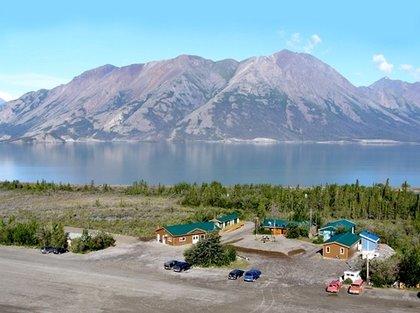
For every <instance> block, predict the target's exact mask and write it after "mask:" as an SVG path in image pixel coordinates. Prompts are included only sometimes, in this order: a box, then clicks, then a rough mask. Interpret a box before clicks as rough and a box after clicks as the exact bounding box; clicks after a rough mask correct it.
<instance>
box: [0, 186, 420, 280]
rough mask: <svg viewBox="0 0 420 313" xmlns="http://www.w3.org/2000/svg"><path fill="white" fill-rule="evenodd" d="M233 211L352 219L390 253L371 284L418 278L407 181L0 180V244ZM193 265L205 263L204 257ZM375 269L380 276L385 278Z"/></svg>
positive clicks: (419, 209) (418, 223) (419, 225)
mask: <svg viewBox="0 0 420 313" xmlns="http://www.w3.org/2000/svg"><path fill="white" fill-rule="evenodd" d="M232 211H236V212H238V213H239V214H240V216H241V218H242V219H248V220H255V219H256V218H258V219H260V220H261V219H263V218H265V217H277V218H285V219H290V220H295V221H305V220H308V218H309V214H310V213H309V212H310V211H312V216H313V221H314V222H315V223H316V224H317V225H318V226H320V225H323V224H324V223H326V222H327V221H329V220H331V219H337V218H348V219H352V220H354V221H355V222H356V223H357V228H358V230H361V229H369V230H370V231H373V232H375V233H377V234H379V235H380V237H381V242H382V243H387V244H389V245H390V246H391V247H392V248H394V249H395V250H396V251H397V255H396V256H395V257H394V258H393V259H392V260H389V261H386V262H384V263H381V262H379V261H378V262H373V264H372V281H373V282H374V284H375V285H378V286H386V285H389V284H390V283H391V282H392V281H395V279H400V280H401V281H405V282H407V284H408V285H413V284H414V283H415V282H416V281H417V282H418V281H419V276H420V275H419V274H418V270H419V253H420V252H419V251H420V194H419V193H418V192H417V193H416V192H414V191H412V190H411V189H410V187H409V185H408V184H407V183H404V184H403V185H402V186H401V187H400V188H392V187H391V186H390V185H389V182H388V181H386V182H385V183H383V184H374V185H372V186H361V185H359V183H358V182H357V181H356V182H355V183H354V184H348V185H325V186H315V187H311V188H301V187H299V186H298V187H293V188H291V187H283V186H275V185H233V186H223V185H221V184H220V183H217V182H213V183H210V184H205V183H204V184H188V183H179V184H176V185H174V186H163V185H158V186H149V185H148V184H147V183H145V182H144V181H140V182H136V183H134V184H133V185H131V186H109V185H100V186H98V185H95V184H94V183H93V182H92V183H91V184H89V185H84V186H78V185H69V184H54V183H47V182H45V181H41V182H37V183H32V184H27V183H21V182H18V181H13V182H0V219H1V218H3V219H4V221H9V222H7V223H6V222H4V221H3V222H2V224H1V225H0V230H1V231H0V240H1V242H2V243H3V244H18V245H29V246H36V245H40V242H39V239H37V238H38V237H34V236H27V234H28V233H33V232H34V230H36V231H35V232H37V233H38V232H39V229H43V227H45V226H43V227H40V226H39V225H50V226H47V228H48V227H49V229H50V230H49V232H51V233H53V232H54V230H53V229H54V227H58V226H54V225H68V226H76V227H82V228H90V229H99V230H103V231H107V232H112V233H121V234H126V235H134V236H138V237H143V238H151V237H152V236H154V230H155V228H156V226H158V225H165V224H176V223H182V222H188V221H202V220H209V219H212V218H213V217H215V216H216V215H219V214H223V213H228V212H232ZM34 221H36V222H34ZM6 224H7V225H6ZM12 225H14V226H12ZM60 227H61V226H60ZM11 228H13V229H15V230H14V231H11V230H10V229H11ZM5 229H8V230H7V231H6V230H5ZM44 231H45V229H44ZM55 231H56V232H57V233H58V231H57V230H55ZM47 233H48V231H47ZM306 233H307V231H306V230H305V229H304V228H301V227H295V228H294V229H293V231H291V232H290V234H289V236H291V237H299V236H305V235H306ZM11 234H12V235H11ZM45 238H48V236H47V237H45ZM51 238H52V237H51ZM54 238H55V237H54ZM51 240H60V239H59V238H57V239H51ZM45 242H46V241H44V242H43V243H42V244H44V243H45ZM95 242H96V243H97V244H98V246H101V245H103V244H104V243H105V242H108V239H107V238H103V237H102V238H98V239H97V240H96V239H95ZM107 244H108V243H107ZM76 247H77V249H78V250H79V252H87V251H91V250H94V249H95V247H94V245H93V244H92V238H89V237H87V236H84V237H83V239H80V240H78V242H77V244H76ZM74 249H76V248H74ZM190 253H191V254H189V256H188V257H191V258H196V256H195V254H194V253H195V252H194V253H193V252H190ZM197 264H198V263H197ZM214 264H219V261H217V262H215V263H214ZM214 264H213V265H214ZM200 265H201V266H210V264H206V263H205V262H204V263H201V264H200ZM381 273H387V275H386V277H385V276H384V275H383V274H381ZM410 277H411V278H410ZM412 277H414V278H412ZM410 279H412V280H410Z"/></svg>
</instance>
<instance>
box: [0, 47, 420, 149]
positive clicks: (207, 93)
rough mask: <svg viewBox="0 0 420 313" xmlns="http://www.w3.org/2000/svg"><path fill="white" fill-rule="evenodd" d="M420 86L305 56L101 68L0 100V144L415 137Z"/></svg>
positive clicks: (181, 59) (183, 59) (186, 59)
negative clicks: (349, 74)
mask: <svg viewBox="0 0 420 313" xmlns="http://www.w3.org/2000/svg"><path fill="white" fill-rule="evenodd" d="M419 134H420V83H419V82H417V83H407V82H403V81H398V80H391V79H389V78H383V79H381V80H379V81H377V82H375V83H374V84H372V85H370V86H368V87H356V86H354V85H352V84H351V83H350V82H349V81H348V80H347V79H346V78H345V77H343V76H342V75H340V74H339V73H338V72H337V71H336V70H334V69H333V68H332V67H331V66H329V65H327V64H325V63H323V62H322V61H320V60H319V59H317V58H315V57H314V56H312V55H310V54H305V53H296V52H291V51H288V50H282V51H280V52H277V53H274V54H272V55H270V56H262V57H251V58H249V59H246V60H243V61H236V60H233V59H226V60H221V61H212V60H208V59H205V58H202V57H198V56H191V55H181V56H178V57H176V58H174V59H170V60H163V61H155V62H150V63H145V64H133V65H129V66H124V67H116V66H113V65H104V66H101V67H98V68H95V69H92V70H89V71H86V72H84V73H83V74H81V75H80V76H77V77H75V78H74V79H73V80H71V81H70V82H69V83H68V84H65V85H60V86H58V87H55V88H53V89H51V90H38V91H34V92H29V93H27V94H25V95H23V96H22V97H20V98H19V99H17V100H14V101H10V102H7V103H5V104H3V105H2V106H0V141H53V142H56V141H93V140H99V141H114V140H118V141H129V140H130V141H131V140H133V141H158V140H206V141H210V140H211V141H220V140H254V141H255V140H276V141H343V140H395V141H407V142H419V141H420V136H419Z"/></svg>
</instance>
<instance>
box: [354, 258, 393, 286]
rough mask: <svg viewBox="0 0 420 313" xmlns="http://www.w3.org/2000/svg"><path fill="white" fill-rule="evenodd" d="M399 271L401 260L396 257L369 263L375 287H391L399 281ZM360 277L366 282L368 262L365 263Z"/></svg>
mask: <svg viewBox="0 0 420 313" xmlns="http://www.w3.org/2000/svg"><path fill="white" fill-rule="evenodd" d="M398 271H399V259H398V257H396V256H394V257H391V258H389V259H387V260H376V259H373V260H372V261H370V262H369V276H370V281H371V282H372V284H373V285H374V286H375V287H384V286H391V285H392V284H393V283H394V282H395V281H397V279H398ZM360 276H361V277H362V278H363V279H364V280H366V262H364V263H363V266H362V270H361V273H360Z"/></svg>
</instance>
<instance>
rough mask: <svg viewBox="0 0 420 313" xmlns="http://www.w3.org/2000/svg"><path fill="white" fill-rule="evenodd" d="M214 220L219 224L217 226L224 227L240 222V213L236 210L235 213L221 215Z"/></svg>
mask: <svg viewBox="0 0 420 313" xmlns="http://www.w3.org/2000/svg"><path fill="white" fill-rule="evenodd" d="M212 221H213V222H214V223H215V224H216V225H217V227H219V228H220V229H224V228H226V227H229V226H232V225H235V224H238V223H239V216H238V213H235V212H234V213H230V214H226V215H222V216H219V217H217V218H215V219H213V220H212Z"/></svg>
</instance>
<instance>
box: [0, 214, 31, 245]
mask: <svg viewBox="0 0 420 313" xmlns="http://www.w3.org/2000/svg"><path fill="white" fill-rule="evenodd" d="M38 227H39V226H38V223H37V222H35V221H30V222H21V223H17V222H15V221H14V219H9V221H8V222H7V223H6V222H4V221H1V223H0V243H1V244H5V245H19V246H37V245H38V243H39V241H38V238H37V236H36V235H37V232H38Z"/></svg>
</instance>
